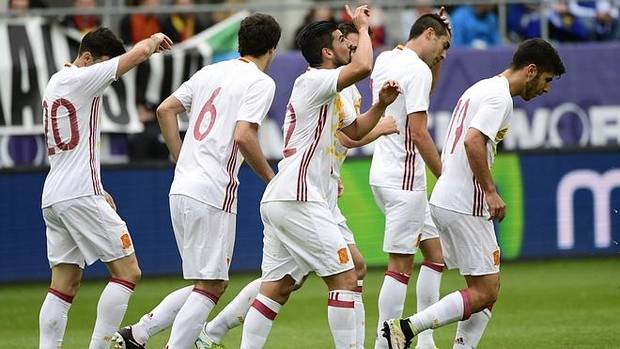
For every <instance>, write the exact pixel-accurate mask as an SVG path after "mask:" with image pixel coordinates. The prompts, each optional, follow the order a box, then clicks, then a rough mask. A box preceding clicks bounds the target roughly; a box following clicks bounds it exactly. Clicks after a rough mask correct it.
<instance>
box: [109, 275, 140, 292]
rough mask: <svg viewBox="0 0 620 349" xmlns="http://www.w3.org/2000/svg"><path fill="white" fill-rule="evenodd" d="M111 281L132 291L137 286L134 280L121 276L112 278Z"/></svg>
mask: <svg viewBox="0 0 620 349" xmlns="http://www.w3.org/2000/svg"><path fill="white" fill-rule="evenodd" d="M110 282H111V283H115V284H119V285H121V286H125V288H127V289H129V290H130V291H133V290H134V289H135V288H136V284H134V283H133V282H131V281H127V280H123V279H119V278H110Z"/></svg>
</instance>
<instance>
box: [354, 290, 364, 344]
mask: <svg viewBox="0 0 620 349" xmlns="http://www.w3.org/2000/svg"><path fill="white" fill-rule="evenodd" d="M363 287H364V280H357V290H356V292H355V297H354V298H353V301H354V302H355V341H356V342H357V347H356V348H357V349H364V337H365V335H366V319H365V318H366V311H365V309H364V299H363V298H362V290H363Z"/></svg>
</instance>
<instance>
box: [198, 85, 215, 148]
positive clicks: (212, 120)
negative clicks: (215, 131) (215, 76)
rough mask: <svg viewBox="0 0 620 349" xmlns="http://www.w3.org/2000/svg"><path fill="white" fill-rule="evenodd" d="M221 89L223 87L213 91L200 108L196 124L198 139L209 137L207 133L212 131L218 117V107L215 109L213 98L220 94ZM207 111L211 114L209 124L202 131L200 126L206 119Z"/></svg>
mask: <svg viewBox="0 0 620 349" xmlns="http://www.w3.org/2000/svg"><path fill="white" fill-rule="evenodd" d="M220 90H222V88H221V87H218V88H216V89H215V91H213V93H212V94H211V97H209V99H208V100H207V102H206V103H205V105H204V106H203V107H202V109H201V110H200V114H198V119H196V124H195V125H194V138H195V139H196V140H197V141H202V140H203V139H205V137H207V135H208V134H209V132H211V129H212V128H213V124H214V123H215V118H216V117H217V109H215V104H213V100H215V97H217V95H219V94H220ZM206 113H209V116H210V120H209V126H207V129H206V130H205V131H204V132H202V133H201V132H200V126H201V125H202V123H203V121H204V118H205V114H206Z"/></svg>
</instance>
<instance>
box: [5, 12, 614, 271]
mask: <svg viewBox="0 0 620 349" xmlns="http://www.w3.org/2000/svg"><path fill="white" fill-rule="evenodd" d="M345 3H348V4H350V5H355V3H354V2H345V1H306V0H281V1H275V0H247V1H243V0H211V1H199V0H196V1H192V0H174V1H173V0H132V1H125V0H47V1H46V0H0V238H2V241H3V243H2V244H0V283H7V282H15V281H37V280H39V281H42V280H47V278H48V277H49V268H48V264H47V260H46V246H45V227H44V224H43V220H42V218H41V212H40V196H41V190H42V186H43V181H44V178H45V174H46V172H47V169H48V160H47V156H46V151H45V147H44V143H43V136H42V131H43V126H42V112H41V106H40V103H41V96H42V93H43V89H44V87H45V85H46V83H47V81H48V79H49V77H50V76H51V75H52V74H53V73H54V72H56V71H57V70H58V69H60V68H61V67H62V66H63V64H64V63H65V62H70V61H73V59H74V58H75V57H76V54H77V49H78V46H79V41H80V38H81V35H83V34H85V33H86V32H88V31H89V30H91V29H93V28H95V27H97V26H101V25H103V26H108V27H110V28H112V29H113V30H114V31H115V32H116V33H117V34H118V35H119V37H121V38H122V39H123V41H124V42H125V44H126V45H127V46H128V47H129V46H131V45H132V44H134V43H136V42H138V41H140V40H141V39H143V38H146V37H149V36H150V35H151V34H153V33H155V32H159V31H161V32H163V33H165V34H167V35H168V36H170V37H171V38H172V40H173V41H174V42H175V43H177V45H176V46H175V48H174V49H173V50H172V52H170V53H168V54H165V55H155V56H153V57H152V58H151V59H150V60H149V61H148V62H146V63H144V64H142V65H140V66H139V67H138V68H137V69H135V70H134V71H132V72H130V73H129V74H127V75H125V76H123V78H122V79H120V80H119V81H117V82H115V83H114V84H113V85H112V86H111V87H110V88H109V89H108V90H107V91H106V92H105V95H104V99H103V108H102V121H101V129H102V139H101V144H100V150H101V160H102V164H103V170H102V177H103V183H104V186H105V188H106V190H107V191H109V192H110V193H111V194H112V195H113V196H114V197H115V199H116V202H117V205H118V207H119V213H120V215H121V217H123V219H125V220H126V222H127V223H128V226H129V229H130V231H131V232H132V236H133V237H134V240H135V245H136V251H137V253H138V257H139V260H140V263H141V267H142V270H143V272H144V275H145V276H152V275H169V274H172V275H178V273H179V272H180V259H179V256H178V252H177V250H176V245H175V242H174V239H173V234H172V231H171V225H170V219H169V211H168V200H167V195H168V190H169V185H170V183H171V179H172V176H173V171H174V169H173V166H172V164H171V163H170V162H169V160H168V153H167V150H166V147H165V145H164V143H163V140H162V138H161V136H160V133H159V127H158V124H157V121H156V117H155V113H154V110H155V108H156V107H157V105H158V104H159V103H160V102H161V101H162V100H163V99H165V98H166V97H167V96H168V95H170V93H171V92H173V91H174V90H175V89H176V88H177V87H178V86H179V85H180V84H181V83H182V82H183V81H184V80H186V79H188V78H189V77H190V76H191V75H192V74H193V73H194V72H195V71H197V70H198V69H200V67H202V66H204V65H206V64H209V63H212V62H217V61H220V60H224V59H229V58H232V57H236V55H237V53H236V40H237V36H236V34H237V29H238V26H239V22H240V21H241V20H242V19H243V18H244V16H246V15H247V14H248V13H250V12H253V11H258V12H265V13H268V14H271V15H273V16H274V17H275V18H276V19H277V20H278V21H279V23H280V25H281V26H282V28H283V33H282V39H281V41H280V45H279V49H278V56H277V58H276V60H275V61H274V63H273V64H272V66H271V68H270V70H269V72H268V73H269V74H270V75H271V76H272V77H273V78H274V80H275V81H276V85H277V91H276V96H275V100H274V103H273V105H272V108H271V110H270V112H269V114H268V117H269V118H268V120H266V122H265V123H264V124H263V126H262V127H261V131H260V136H261V143H262V146H263V150H264V151H265V153H266V154H267V156H268V158H269V159H271V160H273V163H274V165H275V163H276V161H277V160H278V159H280V158H281V150H282V132H281V125H282V121H283V118H284V110H285V106H286V103H287V100H288V97H289V95H290V90H291V87H292V84H293V81H294V80H295V78H296V77H297V76H298V75H299V74H301V73H302V72H303V71H304V70H305V69H306V64H305V61H304V60H303V58H302V57H301V55H300V53H299V52H298V51H297V49H296V47H294V37H295V34H296V32H297V31H298V30H299V29H300V28H301V27H302V26H303V25H305V24H306V23H309V22H312V21H316V20H331V21H334V22H341V21H345V20H347V18H346V13H345V12H344V11H343V7H344V4H345ZM360 3H366V4H370V5H371V7H372V10H371V11H372V13H371V16H372V30H373V46H374V48H375V53H376V54H378V53H379V52H381V51H382V50H386V49H391V48H393V47H394V46H395V45H396V44H398V43H403V42H405V41H406V39H407V36H408V33H409V29H410V27H411V25H412V24H413V22H414V21H415V19H416V18H417V17H418V16H420V15H421V14H424V13H428V12H436V11H438V8H439V6H441V5H446V6H447V8H448V12H449V14H450V18H451V22H452V27H453V33H454V36H453V38H452V47H453V48H452V49H450V51H449V53H448V58H447V60H446V61H445V62H444V63H443V66H442V73H441V77H440V79H439V81H438V84H437V89H436V90H435V92H434V94H433V96H432V98H431V113H430V129H431V132H432V135H433V136H434V137H435V141H436V143H437V145H438V146H439V147H440V148H441V147H442V142H443V139H444V136H445V131H446V129H447V126H448V123H449V120H450V116H451V112H452V109H453V107H454V105H455V103H456V101H457V99H458V97H459V96H460V95H461V93H462V92H463V91H464V90H465V89H466V88H467V87H469V86H470V85H471V84H473V83H474V82H476V81H478V80H480V79H483V78H486V77H490V76H493V75H495V74H497V73H499V72H501V71H502V70H503V69H504V68H505V67H506V66H507V65H508V64H509V63H510V59H511V55H512V52H513V50H514V47H515V45H516V44H518V43H519V42H521V41H522V40H524V39H527V38H532V37H543V38H546V39H549V40H551V41H552V42H553V43H554V45H556V47H557V48H558V50H559V52H560V54H561V56H562V58H563V60H564V62H565V65H566V68H567V73H566V74H565V75H564V76H562V77H561V78H560V79H558V80H556V81H554V82H553V84H552V91H551V92H550V93H549V94H547V95H545V96H543V97H540V98H538V99H536V100H534V101H533V102H530V103H528V104H525V103H523V101H522V100H520V99H517V100H515V111H514V115H513V119H512V126H511V128H510V130H509V133H508V135H507V138H506V139H505V140H504V142H503V144H502V145H501V149H500V153H501V154H500V156H499V158H498V161H497V162H496V165H495V167H494V170H493V171H494V176H495V179H496V181H497V183H498V186H499V189H500V192H501V195H502V196H503V197H504V199H505V201H506V202H507V205H508V214H507V218H506V219H505V220H504V222H502V223H501V224H500V225H498V226H497V233H498V238H499V241H500V245H501V248H502V254H503V260H505V261H507V260H521V259H539V258H544V259H548V258H565V257H584V256H612V257H616V258H617V257H618V256H620V255H619V253H620V247H619V246H618V241H620V213H619V212H618V210H619V209H620V88H618V86H619V85H620V42H619V40H620V25H619V9H620V1H618V0H613V1H460V0H447V1H444V2H437V1H425V0H419V1H396V0H385V1H374V2H372V1H363V2H360ZM358 88H359V89H360V91H361V92H362V95H363V96H364V108H363V109H364V110H365V109H366V108H367V107H368V105H369V104H370V96H369V84H368V82H367V81H362V82H360V83H359V84H358ZM186 121H187V120H186V118H185V117H182V118H181V120H180V122H181V125H182V127H184V126H185V125H186ZM350 154H351V155H350V157H349V159H348V160H347V162H346V163H345V167H344V170H343V180H344V185H345V194H344V196H343V197H342V198H341V200H340V205H341V207H342V210H343V212H344V213H345V215H346V216H347V217H348V219H349V225H350V227H351V228H352V230H353V231H354V232H355V234H356V239H357V242H358V246H359V247H360V249H361V251H362V252H363V253H364V255H365V256H366V258H367V262H368V264H369V265H371V266H382V265H384V264H385V261H386V256H385V255H384V254H383V253H382V252H381V245H382V237H383V224H384V222H383V216H382V215H381V213H380V212H379V210H378V209H377V207H376V206H375V204H374V200H373V198H372V194H371V193H370V189H369V187H368V168H369V164H370V155H371V154H372V145H369V146H366V147H364V148H362V149H356V150H353V151H351V152H350ZM239 176H240V180H241V182H242V184H241V186H240V189H239V219H238V223H237V227H238V228H237V229H238V230H237V242H236V247H235V248H236V251H235V258H234V260H233V263H232V269H233V270H237V271H242V270H243V271H257V270H259V268H260V257H261V248H262V225H261V222H260V217H259V212H258V203H259V201H260V198H261V195H262V192H263V190H264V185H263V184H262V183H261V182H260V180H259V179H258V178H256V176H254V175H253V173H252V172H251V170H250V169H249V168H248V167H247V166H242V168H241V172H240V175H239ZM433 183H434V179H433V178H432V175H429V190H430V189H431V188H432V185H433ZM104 275H105V270H104V268H103V267H102V266H101V265H98V266H95V267H93V268H89V269H88V271H87V274H86V276H87V277H102V276H104Z"/></svg>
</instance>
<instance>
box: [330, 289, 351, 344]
mask: <svg viewBox="0 0 620 349" xmlns="http://www.w3.org/2000/svg"><path fill="white" fill-rule="evenodd" d="M354 299H355V292H353V291H346V290H334V291H330V292H329V298H328V301H327V320H328V322H329V329H330V330H331V332H332V337H334V344H336V349H351V348H356V347H357V345H356V339H355V327H356V326H355V301H354Z"/></svg>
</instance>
